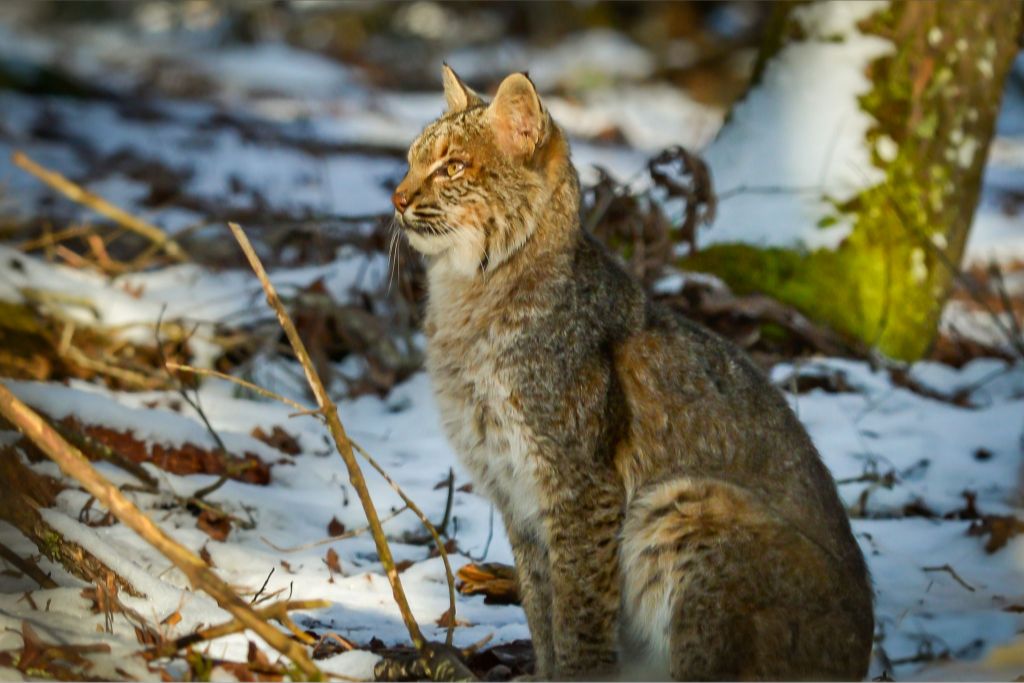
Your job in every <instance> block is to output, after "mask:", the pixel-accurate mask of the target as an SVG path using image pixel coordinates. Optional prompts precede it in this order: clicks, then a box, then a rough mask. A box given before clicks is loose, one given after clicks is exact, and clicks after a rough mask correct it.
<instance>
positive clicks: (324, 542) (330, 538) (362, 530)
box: [260, 505, 409, 553]
mask: <svg viewBox="0 0 1024 683" xmlns="http://www.w3.org/2000/svg"><path fill="white" fill-rule="evenodd" d="M408 509H409V506H408V505H403V506H402V507H400V508H398V509H397V510H394V511H393V512H392V513H391V514H390V515H388V516H387V517H384V518H382V519H381V520H380V523H381V524H384V523H386V522H390V521H391V520H393V519H394V518H395V517H397V516H398V515H400V514H402V513H403V512H405V511H406V510H408ZM369 530H370V525H369V524H367V525H366V526H361V527H359V528H358V529H352V530H351V531H346V532H345V533H343V534H338V535H337V536H328V537H327V538H321V539H320V540H319V541H310V542H309V543H303V544H302V545H293V546H291V547H287V548H285V547H281V546H279V545H274V544H273V543H272V542H271V541H270V540H269V539H268V538H267V537H266V536H260V540H261V541H263V542H264V543H266V544H267V545H269V546H270V547H271V548H273V549H274V550H276V551H277V552H279V553H297V552H299V551H300V550H309V549H310V548H315V547H317V546H318V545H327V544H328V543H336V542H338V541H344V540H345V539H348V538H355V537H356V536H362V535H363V534H365V533H366V532H367V531H369Z"/></svg>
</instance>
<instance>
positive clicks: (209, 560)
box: [199, 541, 217, 567]
mask: <svg viewBox="0 0 1024 683" xmlns="http://www.w3.org/2000/svg"><path fill="white" fill-rule="evenodd" d="M207 543H209V541H207ZM199 557H201V558H203V562H205V563H206V564H208V565H209V566H211V567H216V566H217V565H215V564H214V563H213V556H211V555H210V551H209V550H207V548H206V543H204V544H203V547H202V548H200V549H199Z"/></svg>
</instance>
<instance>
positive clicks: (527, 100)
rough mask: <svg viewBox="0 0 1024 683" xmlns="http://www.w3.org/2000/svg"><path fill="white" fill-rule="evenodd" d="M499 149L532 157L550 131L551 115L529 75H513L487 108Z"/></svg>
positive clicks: (515, 154) (499, 88) (499, 89)
mask: <svg viewBox="0 0 1024 683" xmlns="http://www.w3.org/2000/svg"><path fill="white" fill-rule="evenodd" d="M487 118H488V120H489V121H490V124H491V128H493V129H494V134H495V136H496V137H497V140H498V146H499V147H501V148H502V149H503V150H505V151H506V152H507V153H509V154H511V155H512V156H523V157H530V156H532V155H533V153H534V152H535V151H536V150H537V148H538V147H539V146H540V145H541V143H542V142H543V139H544V135H545V133H546V132H547V131H546V129H547V113H546V112H545V111H544V107H543V106H542V105H541V103H540V95H538V94H537V89H536V88H534V87H533V83H532V82H531V81H530V79H529V78H528V77H527V76H526V74H512V75H511V76H509V77H508V78H506V79H505V80H504V81H502V82H501V85H500V86H499V87H498V94H497V95H495V96H494V101H493V102H491V106H490V107H488V108H487Z"/></svg>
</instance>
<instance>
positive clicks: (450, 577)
mask: <svg viewBox="0 0 1024 683" xmlns="http://www.w3.org/2000/svg"><path fill="white" fill-rule="evenodd" d="M167 367H168V368H170V369H171V370H183V371H185V372H190V373H196V374H197V375H207V376H211V377H217V378H219V379H222V380H227V381H228V382H234V383H236V384H239V385H241V386H244V387H246V388H249V389H252V390H253V391H255V392H257V393H258V394H260V395H262V396H265V397H267V398H273V399H275V400H279V401H281V402H283V403H285V404H286V405H290V407H291V408H294V409H296V410H297V411H298V412H299V414H301V415H316V416H318V417H321V418H323V417H324V412H323V411H310V410H308V409H306V408H304V407H303V405H302V404H301V403H299V402H297V401H294V400H292V399H291V398H286V397H285V396H282V395H281V394H276V393H274V392H272V391H270V390H268V389H264V388H263V387H261V386H257V385H255V384H253V383H251V382H247V381H245V380H243V379H239V378H238V377H233V376H231V375H227V374H224V373H218V372H217V371H215V370H204V369H202V368H193V367H190V366H181V365H178V364H174V362H168V364H167ZM349 442H350V443H351V444H352V446H353V447H354V449H355V450H356V451H357V452H358V453H359V455H360V456H362V457H364V458H366V460H367V462H369V463H370V464H371V466H373V468H374V469H375V470H377V471H378V472H379V473H380V475H381V476H382V477H384V480H385V481H387V483H388V485H390V486H391V488H393V489H394V490H395V493H397V494H398V496H399V497H400V498H401V500H402V501H403V502H404V503H406V508H409V509H410V510H412V511H413V513H414V514H415V515H416V516H417V517H419V518H420V522H421V523H422V524H423V526H424V528H426V529H427V531H428V532H429V533H430V536H431V537H433V540H434V544H435V545H436V547H437V552H438V554H439V555H440V557H441V561H442V562H443V563H444V573H445V579H446V581H447V586H449V606H450V608H451V610H452V621H451V622H450V623H449V626H447V633H446V634H445V638H444V642H445V644H447V645H451V644H452V639H453V637H454V632H455V574H454V573H453V572H452V564H451V562H450V561H449V557H447V551H446V550H445V549H444V544H443V543H442V542H441V539H440V535H439V533H438V532H437V529H436V528H435V527H434V525H433V524H431V523H430V520H429V519H428V518H427V516H426V515H425V514H423V511H422V510H420V508H418V507H417V506H416V504H415V503H414V502H413V501H412V499H410V498H409V496H407V495H406V492H403V490H402V489H401V487H400V486H399V485H398V484H397V483H396V482H395V481H394V479H392V478H391V477H390V476H388V474H387V472H385V471H384V469H383V468H382V467H381V466H380V465H379V464H378V463H377V461H376V460H374V459H373V458H371V457H370V454H368V453H367V452H366V451H365V450H364V449H362V446H360V445H359V444H358V443H356V442H355V441H349ZM450 493H451V489H450ZM450 503H451V499H450ZM403 510H404V508H402V509H401V510H398V511H396V512H394V513H392V514H391V515H390V516H389V517H386V518H385V519H384V521H388V520H389V519H391V518H393V517H395V516H397V515H398V514H400V513H401V512H402V511H403ZM493 512H494V511H493V510H492V513H493ZM445 517H447V510H445ZM492 521H494V519H492ZM372 529H373V524H368V525H367V526H365V527H362V528H359V529H355V530H353V531H348V532H347V533H342V535H340V536H337V537H332V538H329V539H323V540H321V541H315V542H313V543H311V544H305V545H302V546H295V547H293V548H281V547H279V546H275V545H273V544H272V543H270V542H269V541H267V540H266V539H265V538H263V537H260V540H261V541H262V542H263V543H265V544H266V545H268V546H270V547H271V548H273V549H274V550H276V551H279V552H283V553H291V552H297V551H299V550H306V549H308V548H312V547H315V546H318V545H323V544H327V543H333V542H335V541H341V540H343V539H347V538H351V537H353V536H357V535H359V533H364V532H365V531H367V530H372ZM489 544H490V540H489V535H488V539H487V545H488V546H489Z"/></svg>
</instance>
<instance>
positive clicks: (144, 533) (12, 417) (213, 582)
mask: <svg viewBox="0 0 1024 683" xmlns="http://www.w3.org/2000/svg"><path fill="white" fill-rule="evenodd" d="M0 414H2V415H3V416H4V417H6V418H7V419H8V420H9V421H10V422H12V423H13V424H14V425H15V426H16V427H17V428H18V429H19V430H20V431H21V432H22V433H23V434H24V435H25V436H27V437H28V438H29V439H30V440H31V441H32V442H33V443H35V444H36V445H37V446H38V447H39V448H40V449H41V450H42V451H43V452H44V453H46V455H47V456H49V457H50V459H51V460H53V461H54V462H56V463H57V464H58V465H59V466H60V468H61V470H62V471H63V472H64V473H65V474H66V475H68V476H69V477H71V478H73V479H75V480H76V481H78V482H79V483H80V484H82V486H83V487H84V488H85V489H86V491H88V492H89V493H91V494H92V495H93V496H95V497H96V499H97V500H98V501H100V502H101V503H102V504H103V505H104V506H105V507H106V508H107V509H108V510H110V511H111V512H112V513H113V514H114V516H115V517H117V519H118V520H120V521H121V523H123V524H124V525H125V526H127V527H129V528H130V529H132V530H133V531H134V532H135V533H137V534H139V535H140V536H141V537H142V538H143V539H144V540H145V541H146V542H148V543H149V544H150V545H152V546H153V547H154V548H156V549H157V550H158V551H160V553H161V554H163V555H164V556H165V557H167V558H168V559H169V560H171V562H173V563H174V565H175V566H176V567H178V569H180V570H181V571H182V573H184V574H185V576H186V577H187V578H188V580H189V583H191V584H192V586H194V587H195V588H199V589H201V590H203V591H205V592H206V593H207V594H209V595H210V596H211V597H213V598H214V599H215V600H216V601H217V604H218V605H220V606H221V607H223V608H224V609H226V610H227V611H228V612H230V613H231V614H232V615H234V617H235V618H236V619H237V620H238V621H239V622H240V623H241V624H243V625H244V626H245V627H246V628H250V629H252V630H253V631H255V632H256V633H257V634H258V635H259V636H260V637H261V638H262V639H263V640H265V641H266V642H267V644H268V645H270V646H271V647H273V648H274V649H275V650H277V651H278V652H280V653H281V654H283V655H284V656H286V657H288V658H289V659H290V660H292V662H294V663H295V664H296V666H298V668H299V669H300V670H301V671H302V673H304V674H305V675H306V676H308V677H310V678H320V677H321V673H320V670H319V669H318V668H317V667H316V665H314V664H313V662H312V660H311V659H310V658H309V656H308V655H307V654H306V650H305V648H303V647H302V646H300V645H299V644H298V643H296V642H295V641H293V640H291V639H290V638H288V637H287V636H286V635H284V634H283V633H281V632H280V631H278V630H277V629H276V628H274V627H273V626H271V625H270V624H268V623H267V622H266V621H264V620H263V619H261V618H260V617H259V615H257V614H256V613H255V612H253V611H252V609H250V608H249V606H248V605H247V604H246V603H245V601H244V600H242V598H240V597H239V596H238V594H237V593H235V592H234V590H232V589H231V587H230V586H229V585H228V584H227V583H225V582H224V581H223V580H222V579H221V578H220V577H219V576H217V574H215V573H214V572H213V571H212V570H211V569H210V567H209V566H208V565H207V564H206V562H204V561H203V560H202V558H200V557H199V556H198V555H196V554H195V553H193V552H192V551H190V550H189V549H188V548H186V547H184V546H183V545H181V544H180V543H178V542H177V541H175V540H174V539H172V538H171V537H170V536H169V535H168V534H167V533H166V532H165V531H164V530H163V529H161V528H160V527H159V526H157V525H156V524H155V523H154V522H153V520H151V519H150V518H149V517H147V516H146V515H145V514H144V513H143V512H142V511H141V510H139V509H138V508H137V507H136V506H135V504H134V503H132V502H131V501H130V500H129V499H128V498H127V497H125V495H124V494H123V493H121V491H120V490H119V489H118V488H117V487H116V486H114V485H113V484H111V483H110V482H109V481H107V479H106V478H105V477H103V476H102V475H101V474H100V473H99V472H97V471H96V469H95V468H94V467H93V466H92V464H91V463H90V462H89V461H88V460H87V459H86V457H85V456H84V455H82V452H81V451H79V450H78V449H77V448H75V447H74V446H72V445H70V444H69V443H68V442H67V441H65V440H64V439H62V438H61V436H60V435H59V434H58V433H57V432H56V431H55V430H54V429H53V428H52V427H50V426H49V425H48V424H46V421H45V420H43V418H41V417H40V416H39V415H38V414H37V413H36V412H35V411H33V410H32V409H31V408H29V407H28V406H27V405H25V404H24V403H23V402H22V401H21V400H19V399H18V397H16V396H15V395H14V394H13V393H11V391H10V389H8V388H7V387H5V386H3V385H0Z"/></svg>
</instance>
